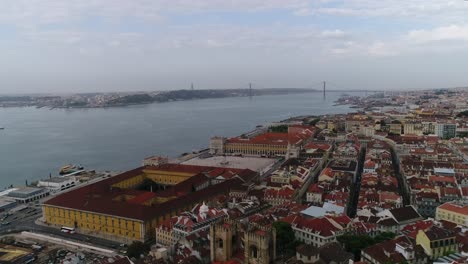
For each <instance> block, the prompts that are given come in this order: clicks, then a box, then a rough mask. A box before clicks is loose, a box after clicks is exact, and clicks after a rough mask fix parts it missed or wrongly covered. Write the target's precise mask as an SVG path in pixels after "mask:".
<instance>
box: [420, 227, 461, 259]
mask: <svg viewBox="0 0 468 264" xmlns="http://www.w3.org/2000/svg"><path fill="white" fill-rule="evenodd" d="M416 244H417V245H421V246H422V247H423V248H424V252H426V254H427V255H428V256H429V257H430V258H431V259H436V258H438V257H441V256H444V255H446V254H447V253H454V252H458V243H457V242H456V237H455V233H454V232H452V231H450V230H448V229H445V228H441V227H437V226H432V227H431V228H430V229H428V230H419V231H418V234H417V235H416Z"/></svg>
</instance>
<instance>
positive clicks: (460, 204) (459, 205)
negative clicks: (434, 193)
mask: <svg viewBox="0 0 468 264" xmlns="http://www.w3.org/2000/svg"><path fill="white" fill-rule="evenodd" d="M436 219H437V220H439V221H440V220H445V221H448V222H452V223H455V224H458V225H461V226H464V227H468V202H467V201H463V200H461V201H453V202H448V203H444V204H442V205H440V206H439V207H437V209H436Z"/></svg>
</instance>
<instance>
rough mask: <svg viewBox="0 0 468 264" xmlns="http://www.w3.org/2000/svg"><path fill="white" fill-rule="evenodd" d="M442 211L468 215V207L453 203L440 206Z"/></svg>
mask: <svg viewBox="0 0 468 264" xmlns="http://www.w3.org/2000/svg"><path fill="white" fill-rule="evenodd" d="M439 208H440V209H444V210H448V211H451V212H455V213H459V214H463V215H468V205H466V206H461V205H457V204H454V203H451V202H448V203H444V204H442V205H441V206H439Z"/></svg>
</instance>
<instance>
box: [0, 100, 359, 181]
mask: <svg viewBox="0 0 468 264" xmlns="http://www.w3.org/2000/svg"><path fill="white" fill-rule="evenodd" d="M353 95H360V94H357V93H353ZM340 96H341V93H333V92H331V93H328V94H327V97H326V98H325V99H324V98H323V96H322V94H321V93H306V94H289V95H271V96H258V97H253V98H247V97H237V98H222V99H204V100H193V101H178V102H169V103H155V104H149V105H139V106H129V107H116V108H100V109H53V110H50V109H47V108H41V109H36V108H34V107H23V108H19V107H18V108H1V109H0V127H4V128H5V129H4V130H0V189H3V188H5V187H7V186H9V185H10V184H13V185H14V186H17V185H24V183H25V180H29V181H32V180H38V179H41V178H47V177H48V176H49V173H52V174H53V175H57V174H58V169H59V168H60V167H61V166H63V165H65V164H69V163H71V164H82V165H83V166H84V167H85V168H87V169H96V170H111V171H121V170H127V169H131V168H135V167H138V166H139V165H140V164H141V162H142V159H143V158H144V157H147V156H151V155H168V156H169V157H175V156H178V155H180V154H182V153H183V152H190V151H192V150H194V149H201V148H205V147H207V146H208V141H209V138H210V137H211V136H214V135H222V136H235V135H239V134H242V133H244V132H247V131H249V130H252V129H254V128H255V126H256V125H259V124H265V123H267V122H272V121H279V120H282V119H286V118H288V117H291V116H297V115H306V114H311V115H320V114H328V113H330V114H331V113H346V112H350V111H352V109H350V108H349V107H347V106H333V104H334V103H333V102H334V101H335V100H336V99H338V98H339V97H340Z"/></svg>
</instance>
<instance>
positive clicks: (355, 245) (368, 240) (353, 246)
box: [338, 232, 395, 260]
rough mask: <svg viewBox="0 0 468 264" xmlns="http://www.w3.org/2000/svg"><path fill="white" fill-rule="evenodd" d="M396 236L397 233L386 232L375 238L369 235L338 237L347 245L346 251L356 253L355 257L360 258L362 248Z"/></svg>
mask: <svg viewBox="0 0 468 264" xmlns="http://www.w3.org/2000/svg"><path fill="white" fill-rule="evenodd" d="M394 237H395V234H393V233H389V232H384V233H381V234H379V235H377V236H375V237H374V238H372V237H370V236H368V235H342V236H339V237H338V241H339V242H340V243H342V244H343V245H344V246H345V249H346V251H348V252H350V253H353V254H354V259H356V260H359V259H360V258H361V250H363V249H365V248H367V247H370V246H372V245H375V244H377V243H380V242H383V241H386V240H390V239H393V238H394Z"/></svg>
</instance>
